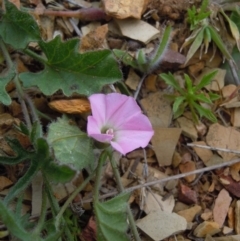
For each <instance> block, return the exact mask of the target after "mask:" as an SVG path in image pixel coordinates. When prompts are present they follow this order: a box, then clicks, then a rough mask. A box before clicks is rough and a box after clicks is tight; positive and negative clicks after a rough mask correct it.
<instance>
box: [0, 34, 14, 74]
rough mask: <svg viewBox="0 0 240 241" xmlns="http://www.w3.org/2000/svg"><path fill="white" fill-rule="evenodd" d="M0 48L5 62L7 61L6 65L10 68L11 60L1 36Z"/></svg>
mask: <svg viewBox="0 0 240 241" xmlns="http://www.w3.org/2000/svg"><path fill="white" fill-rule="evenodd" d="M0 48H1V50H2V53H3V56H4V58H5V60H6V63H7V66H8V68H9V69H10V68H11V67H12V66H13V62H12V59H11V57H10V55H9V53H8V50H7V48H6V45H5V43H4V42H3V40H2V38H0Z"/></svg>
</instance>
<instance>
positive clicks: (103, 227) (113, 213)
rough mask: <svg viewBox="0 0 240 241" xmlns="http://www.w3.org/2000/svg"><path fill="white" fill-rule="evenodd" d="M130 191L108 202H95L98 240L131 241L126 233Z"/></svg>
mask: <svg viewBox="0 0 240 241" xmlns="http://www.w3.org/2000/svg"><path fill="white" fill-rule="evenodd" d="M129 197H130V193H124V194H120V195H118V196H116V197H115V198H113V199H111V200H109V201H107V202H103V203H101V202H99V201H98V200H96V201H95V202H94V210H95V214H96V220H97V231H98V232H97V236H98V237H97V240H98V241H113V240H114V241H129V240H130V239H129V238H128V237H127V235H126V231H127V228H128V223H127V215H126V210H127V201H128V199H129Z"/></svg>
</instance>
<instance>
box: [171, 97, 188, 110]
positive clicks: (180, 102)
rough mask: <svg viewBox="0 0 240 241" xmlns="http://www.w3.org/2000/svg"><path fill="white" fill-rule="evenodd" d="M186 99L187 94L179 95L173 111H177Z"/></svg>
mask: <svg viewBox="0 0 240 241" xmlns="http://www.w3.org/2000/svg"><path fill="white" fill-rule="evenodd" d="M185 99H186V97H185V96H178V97H177V98H176V99H175V101H174V103H173V113H176V112H177V110H178V109H179V106H180V105H181V104H182V103H183V101H184V100H185Z"/></svg>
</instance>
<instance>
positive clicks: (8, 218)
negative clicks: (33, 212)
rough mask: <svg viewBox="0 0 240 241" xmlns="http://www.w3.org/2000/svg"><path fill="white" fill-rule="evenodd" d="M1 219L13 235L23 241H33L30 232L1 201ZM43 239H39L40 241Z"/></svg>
mask: <svg viewBox="0 0 240 241" xmlns="http://www.w3.org/2000/svg"><path fill="white" fill-rule="evenodd" d="M0 210H1V212H0V219H1V221H2V222H3V223H4V224H5V225H6V226H7V228H8V230H9V231H10V233H11V234H12V235H14V236H15V237H17V238H19V239H20V240H23V241H32V238H33V237H31V235H29V232H27V231H26V230H24V228H23V227H22V224H21V222H20V221H19V220H17V219H16V217H15V215H14V213H13V212H12V211H11V210H10V209H9V208H8V207H7V206H5V205H4V203H3V202H2V201H1V200H0ZM40 240H42V239H39V241H40Z"/></svg>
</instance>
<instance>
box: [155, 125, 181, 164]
mask: <svg viewBox="0 0 240 241" xmlns="http://www.w3.org/2000/svg"><path fill="white" fill-rule="evenodd" d="M153 129H154V136H153V137H152V144H153V150H154V151H155V154H156V156H157V159H158V163H159V166H170V165H171V164H172V157H173V153H174V151H175V148H176V145H177V142H178V139H179V137H180V135H181V132H182V130H181V129H180V128H158V127H153Z"/></svg>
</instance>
